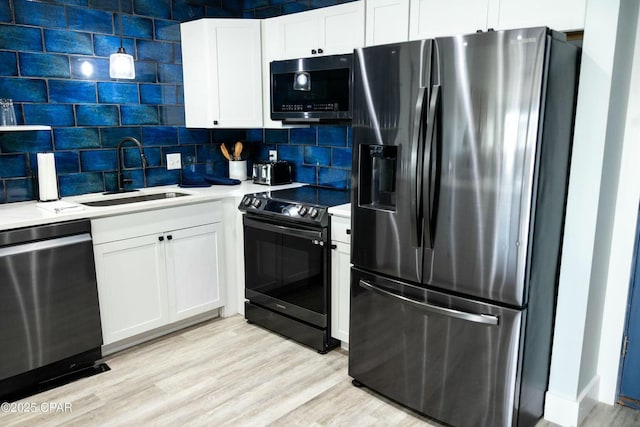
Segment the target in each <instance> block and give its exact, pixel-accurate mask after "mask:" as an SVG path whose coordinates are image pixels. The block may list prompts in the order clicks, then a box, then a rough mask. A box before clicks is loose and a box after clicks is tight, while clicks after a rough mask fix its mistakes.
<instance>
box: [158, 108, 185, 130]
mask: <svg viewBox="0 0 640 427" xmlns="http://www.w3.org/2000/svg"><path fill="white" fill-rule="evenodd" d="M184 120H185V119H184V107H183V106H182V105H161V106H160V124H161V125H167V126H184V125H185V121H184Z"/></svg>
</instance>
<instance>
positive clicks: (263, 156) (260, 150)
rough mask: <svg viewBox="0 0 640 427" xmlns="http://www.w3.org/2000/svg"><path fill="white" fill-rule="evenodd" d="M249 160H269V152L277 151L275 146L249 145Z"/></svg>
mask: <svg viewBox="0 0 640 427" xmlns="http://www.w3.org/2000/svg"><path fill="white" fill-rule="evenodd" d="M251 147H252V148H251V153H252V156H251V158H252V159H253V160H254V161H267V160H269V150H277V147H276V146H275V145H268V144H261V143H255V144H251Z"/></svg>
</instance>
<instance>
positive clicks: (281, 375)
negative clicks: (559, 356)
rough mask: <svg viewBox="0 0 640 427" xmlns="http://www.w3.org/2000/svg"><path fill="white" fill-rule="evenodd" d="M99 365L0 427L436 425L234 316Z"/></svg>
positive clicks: (604, 419)
mask: <svg viewBox="0 0 640 427" xmlns="http://www.w3.org/2000/svg"><path fill="white" fill-rule="evenodd" d="M105 361H106V362H107V363H108V364H109V366H110V367H111V371H108V372H105V373H102V374H99V375H96V376H93V377H90V378H85V379H82V380H79V381H76V382H74V383H71V384H67V385H65V386H63V387H59V388H57V389H54V390H50V391H47V392H44V393H41V394H38V395H36V396H32V397H29V398H26V399H24V400H22V401H20V402H16V405H15V407H14V409H18V408H17V406H18V405H21V406H23V407H24V406H25V405H27V404H28V405H29V408H35V409H36V411H35V412H21V413H7V412H0V425H2V426H34V425H37V426H62V425H64V426H83V427H84V426H93V425H100V426H103V425H104V426H143V425H144V426H147V425H149V426H165V425H166V426H179V425H196V426H199V425H207V426H213V425H215V426H266V425H274V426H440V425H441V424H439V423H437V422H435V421H433V420H429V419H427V418H425V417H421V416H419V415H417V414H416V413H414V412H411V411H409V410H407V409H404V408H402V407H399V406H398V405H396V404H394V403H392V402H389V401H388V400H385V399H383V398H381V397H380V396H378V395H374V394H373V393H371V392H370V391H368V390H367V389H366V388H360V389H359V388H356V387H354V386H352V385H351V379H350V378H349V376H348V375H347V354H346V352H344V351H343V350H334V351H331V352H329V353H328V354H326V355H320V354H317V353H316V352H315V351H314V350H312V349H309V348H307V347H304V346H301V345H299V344H297V343H295V342H292V341H290V340H287V339H284V338H282V337H280V336H278V335H276V334H273V333H270V332H268V331H265V330H264V329H261V328H259V327H257V326H254V325H249V324H247V323H246V322H245V321H244V319H243V318H242V317H240V316H234V317H231V318H227V319H216V320H213V321H210V322H207V323H204V324H201V325H198V326H196V327H193V328H190V329H187V330H184V331H181V332H179V333H176V334H173V335H171V336H168V337H164V338H161V339H158V340H156V341H153V342H150V343H147V344H143V345H140V346H138V347H135V348H133V349H129V350H127V351H124V352H121V353H118V354H115V355H112V356H109V357H107V358H106V360H105ZM43 404H44V405H43ZM51 404H54V405H53V406H51ZM56 404H57V405H58V406H57V407H56V406H55V405H56ZM65 405H66V409H65ZM638 425H640V412H637V411H633V410H630V409H627V408H621V407H609V406H607V405H599V406H598V407H597V408H596V409H595V410H594V412H593V413H592V414H590V416H589V419H588V420H587V421H586V423H585V426H589V427H591V426H593V427H595V426H598V427H600V426H619V427H623V426H624V427H626V426H638ZM538 426H539V427H550V426H553V424H551V423H548V422H544V421H542V422H540V423H539V424H538Z"/></svg>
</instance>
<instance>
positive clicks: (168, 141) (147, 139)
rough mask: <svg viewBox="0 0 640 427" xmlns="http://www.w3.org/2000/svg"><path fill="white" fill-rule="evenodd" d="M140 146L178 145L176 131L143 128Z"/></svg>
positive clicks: (172, 128)
mask: <svg viewBox="0 0 640 427" xmlns="http://www.w3.org/2000/svg"><path fill="white" fill-rule="evenodd" d="M142 145H144V146H145V147H146V146H158V145H178V130H177V129H176V128H174V127H144V128H142Z"/></svg>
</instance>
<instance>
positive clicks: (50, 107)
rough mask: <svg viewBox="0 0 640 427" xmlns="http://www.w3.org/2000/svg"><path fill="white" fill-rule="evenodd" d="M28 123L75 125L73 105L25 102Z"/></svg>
mask: <svg viewBox="0 0 640 427" xmlns="http://www.w3.org/2000/svg"><path fill="white" fill-rule="evenodd" d="M23 110H24V121H25V124H27V125H51V126H73V125H74V120H73V106H72V105H63V104H24V105H23Z"/></svg>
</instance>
